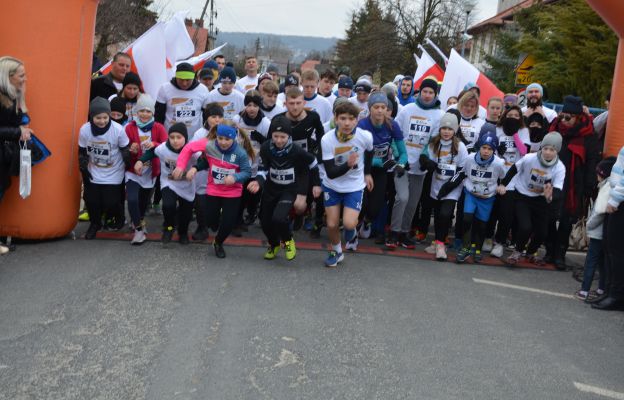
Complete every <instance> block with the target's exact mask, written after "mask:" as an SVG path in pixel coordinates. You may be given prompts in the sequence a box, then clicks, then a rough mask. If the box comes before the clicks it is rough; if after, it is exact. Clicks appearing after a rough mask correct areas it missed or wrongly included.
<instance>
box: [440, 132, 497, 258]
mask: <svg viewBox="0 0 624 400" xmlns="http://www.w3.org/2000/svg"><path fill="white" fill-rule="evenodd" d="M475 148H477V149H479V151H477V152H476V153H475V154H474V156H473V157H468V158H467V159H466V161H465V162H464V165H463V168H462V169H461V172H459V173H457V174H456V175H455V176H454V177H453V178H451V179H450V180H449V181H448V182H446V183H445V184H444V185H443V186H442V188H441V189H440V193H442V194H444V193H448V192H450V191H451V190H453V189H454V188H455V187H457V186H459V185H460V184H461V183H462V182H463V184H464V194H465V196H466V199H465V201H464V218H463V221H457V223H463V225H464V238H463V248H462V249H461V250H460V251H459V252H458V253H457V260H456V261H457V262H458V263H463V262H465V261H466V259H467V258H468V257H470V256H471V255H472V257H473V260H474V262H480V261H481V259H482V256H481V247H482V246H483V241H484V239H485V231H486V229H487V223H488V221H489V219H490V215H491V213H492V207H493V206H494V200H495V198H496V193H499V194H501V195H503V194H505V186H503V185H499V183H498V182H499V181H500V180H502V179H503V178H504V177H505V160H503V159H502V158H499V157H497V156H496V155H495V154H494V152H495V150H496V149H497V148H498V137H497V136H496V133H494V132H488V133H486V134H484V135H482V136H481V137H479V140H478V141H477V144H476V145H475Z"/></svg>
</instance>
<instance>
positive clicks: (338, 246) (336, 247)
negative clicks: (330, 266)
mask: <svg viewBox="0 0 624 400" xmlns="http://www.w3.org/2000/svg"><path fill="white" fill-rule="evenodd" d="M332 247H333V248H334V251H335V252H336V253H342V245H341V244H340V242H338V244H334V245H332Z"/></svg>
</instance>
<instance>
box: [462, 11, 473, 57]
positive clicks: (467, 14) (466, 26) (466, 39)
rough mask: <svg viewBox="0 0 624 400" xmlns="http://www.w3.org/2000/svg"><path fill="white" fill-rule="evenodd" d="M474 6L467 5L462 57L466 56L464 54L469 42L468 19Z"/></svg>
mask: <svg viewBox="0 0 624 400" xmlns="http://www.w3.org/2000/svg"><path fill="white" fill-rule="evenodd" d="M472 7H473V6H472V5H471V4H469V5H466V8H465V10H466V24H465V25H464V37H463V39H464V40H462V51H461V56H462V57H463V56H464V53H465V52H466V42H467V41H468V17H470V12H471V11H472Z"/></svg>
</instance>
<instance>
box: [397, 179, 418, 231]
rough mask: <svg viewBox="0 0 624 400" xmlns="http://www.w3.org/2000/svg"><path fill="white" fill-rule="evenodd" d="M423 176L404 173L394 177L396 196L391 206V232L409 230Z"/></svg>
mask: <svg viewBox="0 0 624 400" xmlns="http://www.w3.org/2000/svg"><path fill="white" fill-rule="evenodd" d="M425 176H426V175H414V174H405V175H403V176H402V177H400V178H397V177H396V176H395V177H394V188H395V190H396V196H395V198H394V206H393V207H392V221H391V229H392V231H393V232H409V230H410V228H411V226H412V219H413V218H414V214H415V213H416V208H417V207H418V202H419V201H420V194H421V193H422V188H423V183H424V182H425Z"/></svg>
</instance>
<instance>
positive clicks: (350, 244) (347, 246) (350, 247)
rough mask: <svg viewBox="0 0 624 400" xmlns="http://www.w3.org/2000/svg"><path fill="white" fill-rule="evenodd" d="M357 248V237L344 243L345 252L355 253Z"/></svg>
mask: <svg viewBox="0 0 624 400" xmlns="http://www.w3.org/2000/svg"><path fill="white" fill-rule="evenodd" d="M357 247H358V238H357V235H355V237H354V238H353V239H351V240H350V241H348V242H347V243H345V249H347V250H351V251H356V250H357Z"/></svg>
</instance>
